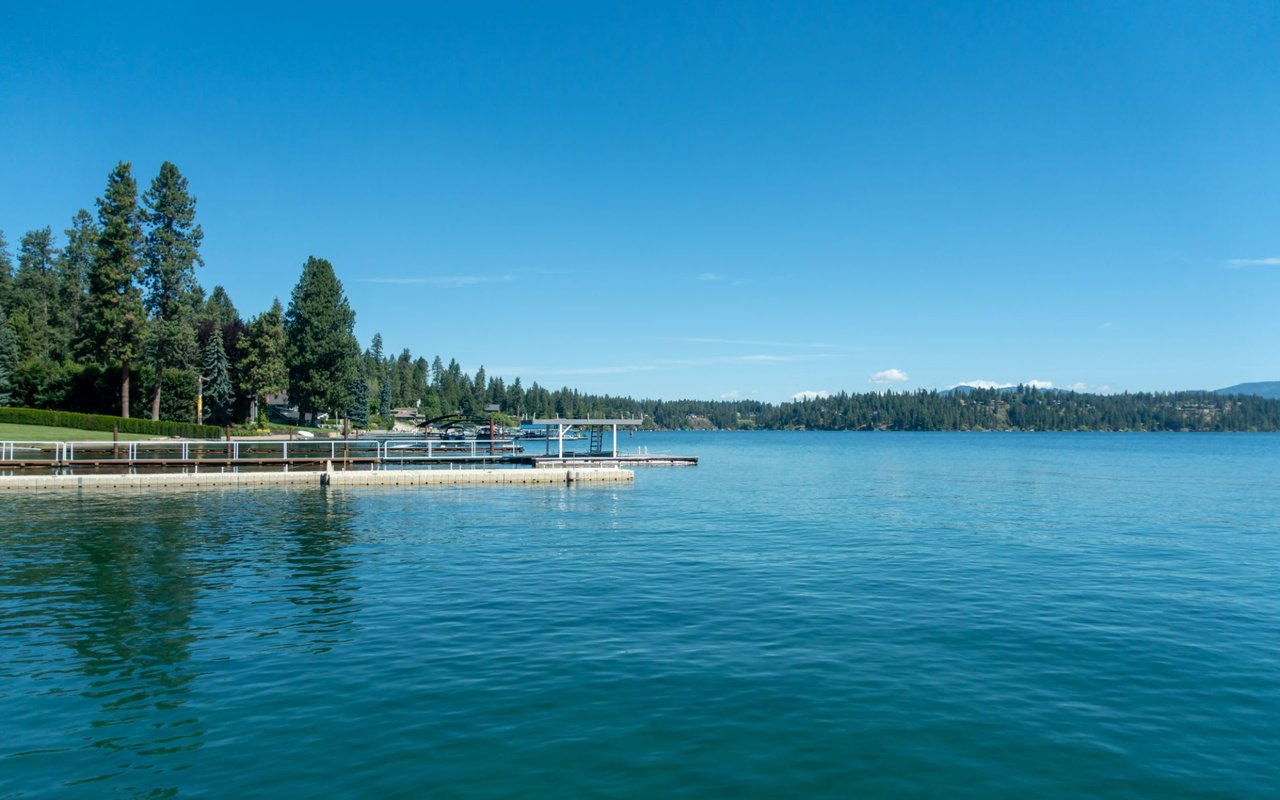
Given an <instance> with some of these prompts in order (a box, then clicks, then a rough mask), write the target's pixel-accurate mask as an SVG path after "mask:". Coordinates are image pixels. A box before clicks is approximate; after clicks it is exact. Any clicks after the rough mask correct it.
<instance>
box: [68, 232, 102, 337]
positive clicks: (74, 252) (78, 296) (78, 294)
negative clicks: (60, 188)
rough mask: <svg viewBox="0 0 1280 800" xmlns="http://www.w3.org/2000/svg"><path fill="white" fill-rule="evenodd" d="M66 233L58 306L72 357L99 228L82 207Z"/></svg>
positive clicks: (81, 317)
mask: <svg viewBox="0 0 1280 800" xmlns="http://www.w3.org/2000/svg"><path fill="white" fill-rule="evenodd" d="M64 233H65V234H66V236H67V244H66V246H65V247H63V248H62V258H61V259H59V261H58V305H59V306H61V308H62V313H63V319H64V323H63V324H64V325H65V327H66V334H67V338H68V353H67V355H71V354H70V352H69V351H70V345H71V344H72V343H74V342H76V341H78V340H79V338H80V326H81V324H82V320H83V317H84V306H85V298H86V295H87V293H88V289H89V272H90V270H91V269H92V268H93V253H94V248H95V247H96V246H97V241H98V225H97V223H95V222H94V221H93V216H92V215H90V214H89V212H88V211H85V210H84V209H83V208H82V209H80V210H79V211H77V212H76V215H75V216H74V217H72V218H71V227H70V228H67V229H66V230H65V231H64Z"/></svg>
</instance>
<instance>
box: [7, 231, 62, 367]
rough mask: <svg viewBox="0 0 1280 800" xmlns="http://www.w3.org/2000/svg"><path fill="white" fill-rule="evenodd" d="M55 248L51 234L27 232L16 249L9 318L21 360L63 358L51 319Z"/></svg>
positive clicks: (52, 319) (55, 289)
mask: <svg viewBox="0 0 1280 800" xmlns="http://www.w3.org/2000/svg"><path fill="white" fill-rule="evenodd" d="M58 259H59V253H58V248H57V247H56V246H55V245H54V241H53V230H52V229H50V228H48V227H44V228H41V229H39V230H34V231H27V233H26V234H25V235H23V237H22V240H21V242H20V243H19V245H18V272H17V275H16V276H15V277H14V281H13V305H12V306H11V308H10V315H11V316H12V317H13V319H14V323H15V328H19V330H18V342H19V347H20V349H21V354H22V355H21V358H22V359H23V360H27V359H31V360H38V361H45V362H47V361H50V360H52V359H54V358H61V356H62V355H63V354H62V352H61V350H60V348H58V344H59V342H58V340H59V339H61V338H62V337H61V336H60V333H61V331H59V330H58V326H57V321H56V320H55V319H54V309H55V308H56V301H57V290H58V276H57V264H58Z"/></svg>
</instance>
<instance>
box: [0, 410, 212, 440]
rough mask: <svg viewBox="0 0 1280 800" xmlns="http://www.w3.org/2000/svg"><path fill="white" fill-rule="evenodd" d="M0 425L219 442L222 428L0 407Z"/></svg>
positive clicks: (187, 423) (72, 412) (103, 415)
mask: <svg viewBox="0 0 1280 800" xmlns="http://www.w3.org/2000/svg"><path fill="white" fill-rule="evenodd" d="M0 422H8V423H10V424H13V425H47V426H49V427H51V428H75V429H77V430H82V431H105V432H108V433H109V432H110V431H111V429H112V428H113V427H115V426H116V425H119V426H120V432H121V433H138V434H142V435H144V436H182V437H185V438H188V439H218V438H221V436H222V429H221V428H218V427H215V426H213V425H195V424H193V423H190V422H152V421H151V420H149V419H132V418H131V419H125V418H124V417H111V416H107V415H106V414H80V413H77V412H75V411H45V410H43V409H38V408H0Z"/></svg>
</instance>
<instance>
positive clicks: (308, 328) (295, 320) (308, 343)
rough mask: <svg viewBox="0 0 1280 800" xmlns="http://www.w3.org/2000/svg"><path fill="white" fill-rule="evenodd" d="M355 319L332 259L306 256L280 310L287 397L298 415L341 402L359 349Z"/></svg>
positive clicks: (336, 406)
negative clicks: (285, 306) (284, 307)
mask: <svg viewBox="0 0 1280 800" xmlns="http://www.w3.org/2000/svg"><path fill="white" fill-rule="evenodd" d="M355 320H356V315H355V312H353V311H352V310H351V306H350V304H348V303H347V298H346V296H345V295H344V294H343V293H342V284H341V283H339V281H338V278H337V276H336V275H334V273H333V265H332V264H330V263H329V262H328V261H326V260H324V259H323V258H315V257H311V258H308V259H307V263H306V264H304V265H303V268H302V277H301V278H299V279H298V285H297V286H295V287H294V289H293V296H292V297H291V298H290V300H289V310H288V312H287V313H286V314H285V331H286V334H287V337H286V342H287V344H286V348H285V362H286V363H287V364H288V366H289V399H290V400H291V401H292V402H294V403H296V404H297V406H298V412H299V418H301V417H303V416H305V415H307V414H311V415H312V417H313V418H314V415H315V413H316V412H317V411H329V412H335V411H339V410H341V409H344V408H346V407H347V392H348V388H349V382H350V380H351V378H352V376H353V375H354V373H355V369H356V361H357V360H358V359H356V357H355V354H356V353H357V352H359V344H358V343H357V342H356V339H355V335H354V334H353V333H352V331H353V329H354V327H355Z"/></svg>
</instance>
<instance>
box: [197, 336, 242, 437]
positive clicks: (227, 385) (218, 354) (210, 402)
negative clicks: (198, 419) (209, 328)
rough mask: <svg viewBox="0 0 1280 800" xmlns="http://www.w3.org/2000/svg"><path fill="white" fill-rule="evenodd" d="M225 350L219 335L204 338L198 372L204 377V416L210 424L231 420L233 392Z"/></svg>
mask: <svg viewBox="0 0 1280 800" xmlns="http://www.w3.org/2000/svg"><path fill="white" fill-rule="evenodd" d="M228 367H229V365H228V361H227V351H226V350H225V349H224V348H223V347H222V337H221V336H216V335H215V336H210V337H209V338H208V339H206V340H205V343H204V353H203V357H202V358H201V361H200V374H201V377H203V378H204V418H205V421H206V422H208V423H209V424H212V425H226V424H228V423H229V422H231V410H232V406H233V404H234V403H235V392H234V391H233V390H232V388H231V373H230V370H229V368H228Z"/></svg>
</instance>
